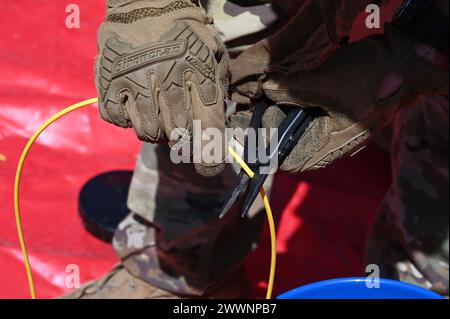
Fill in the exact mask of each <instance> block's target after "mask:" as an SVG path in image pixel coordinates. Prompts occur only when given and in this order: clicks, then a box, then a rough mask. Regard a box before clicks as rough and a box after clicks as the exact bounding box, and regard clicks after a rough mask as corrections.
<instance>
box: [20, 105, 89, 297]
mask: <svg viewBox="0 0 450 319" xmlns="http://www.w3.org/2000/svg"><path fill="white" fill-rule="evenodd" d="M96 102H98V98H92V99H89V100H86V101H82V102H79V103H76V104H73V105H71V106H69V107H67V108H65V109H64V110H62V111H60V112H58V113H57V114H55V115H54V116H52V117H51V118H50V119H48V120H47V121H46V122H45V123H44V124H42V125H41V126H40V127H39V128H38V130H37V131H36V133H34V134H33V136H32V137H31V138H30V140H29V141H28V143H27V145H26V146H25V148H24V150H23V152H22V155H21V156H20V160H19V164H18V165H17V170H16V177H15V179H14V213H15V216H16V225H17V233H18V235H19V242H20V248H21V249H22V255H23V261H24V264H25V269H26V272H27V279H28V285H29V287H30V295H31V298H32V299H36V290H35V287H34V281H33V273H32V272H31V266H30V260H29V259H28V251H27V246H26V244H25V238H24V235H23V230H22V220H21V216H20V205H19V189H20V177H21V175H22V168H23V164H24V163H25V159H26V158H27V155H28V152H29V151H30V148H31V146H32V145H33V144H34V142H35V141H36V139H37V138H38V137H39V135H41V133H42V132H43V131H44V130H45V129H46V128H47V127H49V126H50V125H51V124H52V123H53V122H55V121H56V120H58V119H59V118H61V117H63V116H64V115H66V114H67V113H70V112H72V111H75V110H76V109H79V108H81V107H84V106H88V105H91V104H92V103H96Z"/></svg>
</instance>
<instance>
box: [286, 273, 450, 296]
mask: <svg viewBox="0 0 450 319" xmlns="http://www.w3.org/2000/svg"><path fill="white" fill-rule="evenodd" d="M368 280H370V279H367V278H341V279H332V280H326V281H321V282H316V283H313V284H309V285H306V286H302V287H299V288H296V289H294V290H291V291H289V292H286V293H284V294H282V295H280V296H278V299H444V298H443V297H442V296H440V295H438V294H436V293H434V292H432V291H429V290H426V289H424V288H421V287H418V286H415V285H411V284H407V283H404V282H400V281H394V280H389V279H379V282H378V283H379V288H368V286H369V285H368V284H367V281H368ZM369 283H370V282H369Z"/></svg>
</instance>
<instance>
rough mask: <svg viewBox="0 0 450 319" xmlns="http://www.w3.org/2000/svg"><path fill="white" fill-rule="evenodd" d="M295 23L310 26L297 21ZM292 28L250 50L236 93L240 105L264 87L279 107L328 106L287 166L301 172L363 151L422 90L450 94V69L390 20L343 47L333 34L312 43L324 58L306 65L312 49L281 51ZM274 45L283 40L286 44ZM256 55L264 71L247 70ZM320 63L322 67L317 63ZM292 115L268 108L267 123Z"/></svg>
mask: <svg viewBox="0 0 450 319" xmlns="http://www.w3.org/2000/svg"><path fill="white" fill-rule="evenodd" d="M318 3H319V1H318ZM310 5H311V6H312V5H313V4H310ZM312 13H313V12H311V14H312ZM290 28H295V30H301V29H302V28H301V26H300V25H297V26H295V25H293V24H290ZM317 28H318V29H320V28H321V27H320V26H317ZM333 30H334V29H333ZM287 32H289V30H285V31H284V33H285V34H284V35H283V36H280V34H277V35H275V36H274V37H273V38H270V39H268V40H266V41H265V42H262V43H259V44H257V45H256V46H255V47H253V48H250V49H249V51H248V52H246V53H244V54H243V55H241V56H240V57H239V58H238V59H237V61H236V62H235V63H234V64H233V65H232V68H231V69H232V78H233V81H232V83H233V88H234V92H235V93H234V95H233V98H234V99H235V100H236V101H238V102H240V103H249V102H250V99H251V98H257V97H258V96H259V95H260V94H263V93H264V94H266V95H267V96H268V97H269V98H270V99H272V100H273V101H275V102H276V103H278V105H289V106H293V107H297V106H303V107H314V108H318V109H320V110H321V111H322V115H321V116H320V117H318V118H317V119H316V120H315V121H314V122H313V123H312V124H311V125H310V127H309V128H308V130H307V131H306V133H305V135H304V136H303V137H302V139H301V140H300V141H299V143H298V145H297V146H296V148H295V149H294V150H293V152H292V153H291V154H290V156H289V157H288V158H287V160H286V161H285V162H284V164H283V166H282V169H285V170H288V171H292V172H297V171H305V170H310V169H315V168H320V167H324V166H326V165H328V164H329V163H331V162H332V161H334V160H335V159H338V158H341V157H342V156H344V155H346V154H351V153H353V152H356V151H357V150H359V149H360V148H361V147H362V146H364V145H365V144H366V143H367V141H368V140H369V138H370V137H371V135H372V134H373V132H374V131H375V130H377V129H378V128H380V127H382V126H383V125H385V124H386V123H388V122H389V121H390V120H391V119H392V118H393V117H394V115H395V113H396V112H397V111H398V110H399V109H400V108H402V107H404V106H407V105H410V104H412V103H413V102H414V101H415V99H416V97H417V96H418V95H419V94H429V95H432V94H448V73H445V72H442V71H440V70H439V69H437V68H436V67H435V66H434V65H433V64H431V63H430V62H428V61H427V60H426V59H424V58H422V57H420V56H418V55H417V54H416V50H415V48H414V47H413V45H412V43H411V42H410V41H409V40H408V39H406V38H405V37H404V36H403V35H402V34H401V33H400V32H399V31H398V30H397V29H395V28H394V27H392V26H390V25H387V26H386V31H385V36H384V37H378V38H370V39H365V40H362V41H359V42H356V43H352V44H349V45H344V46H340V47H338V46H337V43H334V44H336V48H337V49H332V46H333V45H334V44H333V42H332V43H331V44H329V43H328V45H327V44H326V41H325V39H324V40H323V41H322V42H323V43H324V45H323V46H320V45H319V46H310V48H313V47H314V48H315V49H313V51H309V50H306V52H307V53H309V56H313V54H312V53H314V52H316V53H317V56H318V57H319V58H318V60H317V61H315V62H314V63H313V64H311V63H305V61H308V60H309V58H308V57H305V56H304V55H303V52H305V48H304V47H301V48H299V49H298V50H297V51H294V52H290V51H289V50H288V52H287V54H285V56H286V58H285V59H282V54H281V53H280V52H283V51H285V48H289V45H288V46H287V47H286V46H284V45H283V43H284V42H286V41H291V40H287V39H291V38H288V37H286V34H287ZM290 32H299V31H290ZM332 34H334V33H332ZM312 38H313V39H314V32H313V35H312ZM331 38H332V37H328V39H331ZM283 39H284V42H283ZM322 42H321V41H319V42H314V43H322ZM273 43H278V44H277V45H278V50H277V47H276V46H274V45H273ZM303 43H310V40H309V39H308V40H306V41H303ZM330 45H331V46H330ZM321 48H322V49H321ZM273 50H277V53H273ZM293 50H295V49H293ZM250 57H252V58H250ZM323 57H324V58H323ZM297 58H298V61H300V62H299V63H298V64H297V63H296V62H295V61H296V59H297ZM322 58H323V61H321V60H322ZM252 61H254V62H252ZM255 61H257V62H256V63H258V65H259V68H258V70H259V71H260V73H255V72H250V70H249V68H246V66H248V64H249V63H255ZM317 62H319V65H318V66H313V67H311V66H312V65H314V64H316V63H317ZM253 69H255V68H253ZM284 117H285V115H284V113H283V112H282V111H281V109H280V108H278V107H277V106H274V107H272V108H270V109H269V110H268V111H267V112H266V114H265V117H264V124H265V126H266V127H278V126H279V124H280V123H281V122H282V120H283V119H284Z"/></svg>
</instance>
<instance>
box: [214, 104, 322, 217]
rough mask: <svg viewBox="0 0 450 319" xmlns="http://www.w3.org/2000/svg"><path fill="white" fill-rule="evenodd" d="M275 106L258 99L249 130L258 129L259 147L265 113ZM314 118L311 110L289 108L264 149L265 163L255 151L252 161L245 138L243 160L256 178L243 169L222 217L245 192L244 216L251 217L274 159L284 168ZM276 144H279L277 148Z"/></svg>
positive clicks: (256, 130)
mask: <svg viewBox="0 0 450 319" xmlns="http://www.w3.org/2000/svg"><path fill="white" fill-rule="evenodd" d="M273 104H274V103H273V102H272V101H271V100H269V99H268V98H267V97H265V96H264V97H262V98H261V99H260V100H258V102H257V103H256V105H255V110H254V112H253V115H252V119H251V121H250V125H249V127H250V128H251V129H253V130H255V132H256V133H257V134H256V137H257V144H256V145H260V144H259V140H258V139H259V134H258V129H260V128H262V119H263V116H264V113H265V112H266V111H267V109H268V108H269V107H270V106H271V105H273ZM313 119H314V115H313V113H312V111H310V110H307V109H305V108H303V107H300V108H289V110H288V111H287V114H286V118H285V119H284V120H283V122H282V123H281V125H280V127H278V130H277V133H276V134H275V135H274V137H273V138H272V139H271V141H270V144H269V145H268V146H267V148H266V149H265V152H266V154H265V157H264V159H265V160H264V163H262V162H261V161H260V156H259V154H258V152H257V151H256V152H254V153H255V154H256V157H255V158H249V153H250V152H249V146H250V145H249V141H248V138H246V139H245V145H244V161H245V162H246V163H247V165H248V166H249V167H250V168H251V169H252V170H253V172H254V173H255V175H254V176H253V178H250V177H249V176H248V175H247V173H246V172H245V171H244V170H243V169H242V170H241V171H240V173H239V175H238V177H237V181H236V184H235V186H234V188H233V190H232V191H231V192H230V194H229V195H228V197H227V200H226V201H225V203H224V205H223V208H222V210H221V213H220V218H223V217H224V216H225V215H226V214H227V213H228V212H229V211H230V209H231V208H232V207H233V206H234V205H236V204H237V203H238V200H239V199H240V197H241V195H242V194H243V193H245V198H244V203H243V207H242V211H241V216H242V217H246V216H247V215H248V212H249V210H250V208H251V206H252V205H253V202H254V201H255V200H256V197H257V196H258V194H259V191H260V190H261V188H262V187H263V185H264V182H265V181H266V180H267V177H268V176H269V175H268V173H266V172H267V171H268V168H269V165H270V163H273V161H272V160H273V159H274V157H275V156H276V157H278V165H279V166H281V165H282V164H283V162H284V160H285V159H286V158H287V157H288V155H289V154H290V153H291V151H292V150H293V148H294V147H295V145H297V143H298V141H299V140H300V138H301V137H302V135H303V134H304V133H305V131H306V129H307V127H308V125H309V124H310V123H311V121H312V120H313ZM275 137H276V138H275ZM274 143H276V145H275V146H274ZM253 146H254V145H253ZM257 149H258V147H256V150H257ZM263 168H266V170H265V171H264V172H265V173H262V171H263Z"/></svg>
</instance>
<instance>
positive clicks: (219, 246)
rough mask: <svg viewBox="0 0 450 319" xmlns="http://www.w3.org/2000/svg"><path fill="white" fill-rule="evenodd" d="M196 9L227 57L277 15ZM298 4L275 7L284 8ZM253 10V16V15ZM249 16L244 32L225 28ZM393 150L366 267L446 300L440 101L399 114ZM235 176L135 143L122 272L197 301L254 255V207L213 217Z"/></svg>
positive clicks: (217, 5)
mask: <svg viewBox="0 0 450 319" xmlns="http://www.w3.org/2000/svg"><path fill="white" fill-rule="evenodd" d="M202 2H203V5H204V6H205V7H206V8H207V9H208V12H209V13H210V14H212V15H213V16H214V18H215V20H216V25H217V26H218V28H219V30H218V32H219V34H220V35H221V37H222V39H223V40H224V41H225V42H226V44H227V46H228V48H229V49H230V50H231V51H233V50H236V51H237V52H239V51H240V50H242V49H243V48H245V46H246V45H249V44H252V43H254V42H256V41H258V40H259V38H261V37H264V36H265V34H264V32H265V30H266V29H264V27H267V29H270V27H271V26H274V25H276V24H277V22H276V15H277V14H278V13H279V8H276V7H271V6H267V5H266V4H265V3H266V2H268V1H263V0H261V1H257V0H253V1H225V0H216V1H214V0H209V1H202ZM249 2H252V4H253V5H254V7H253V8H252V7H251V6H250V7H248V6H247V5H248V3H249ZM301 2H302V1H300V0H299V1H295V0H293V1H286V2H283V1H281V2H280V3H281V4H284V5H287V7H288V8H289V7H290V6H289V5H290V4H292V6H294V5H295V4H297V3H301ZM237 3H239V4H240V5H238V4H237ZM261 10H262V11H261ZM261 12H265V15H264V14H263V17H260V16H259V15H258V14H256V13H261ZM249 14H250V15H252V18H251V19H247V21H254V22H256V23H254V24H253V26H248V25H246V26H245V27H238V24H234V23H233V22H232V21H238V20H233V19H238V18H239V17H241V18H245V17H249ZM241 21H244V19H241ZM230 25H232V27H231V29H233V30H228V29H230ZM225 29H227V31H225ZM236 31H243V32H242V33H240V32H238V33H236ZM249 33H250V34H249ZM393 143H394V144H393V147H392V171H393V183H392V186H391V188H390V190H389V193H388V194H387V195H386V197H385V199H384V201H383V204H382V205H381V207H380V212H379V214H378V217H377V219H376V222H375V223H374V226H373V230H372V232H371V235H370V238H369V240H368V242H367V249H366V252H367V263H370V264H377V265H379V266H380V267H381V269H382V276H383V277H386V278H392V279H400V280H404V281H408V282H411V283H414V284H419V285H421V286H423V287H426V288H428V289H433V290H435V291H437V292H439V293H441V294H445V295H448V99H445V98H442V97H439V98H426V99H422V101H421V103H420V104H418V105H417V106H415V107H413V108H410V109H407V110H404V111H402V112H401V114H400V115H399V116H398V117H397V119H396V122H395V130H394V132H393ZM236 171H237V168H236V167H234V168H232V167H231V166H229V167H227V168H226V170H225V172H224V173H223V174H222V175H220V176H217V177H215V178H208V179H206V178H203V177H200V176H199V175H197V174H196V173H195V171H194V168H193V166H191V165H187V164H186V165H175V164H172V162H171V160H170V157H169V149H168V147H167V146H163V145H151V144H143V147H142V151H141V154H140V156H139V159H138V162H137V164H136V170H135V172H134V176H133V181H132V185H131V188H130V192H129V199H128V206H129V208H130V210H131V211H132V213H131V214H130V215H129V216H128V217H127V218H126V219H125V220H124V221H123V222H122V223H121V225H120V226H119V228H118V229H117V231H116V235H115V238H114V242H113V244H114V247H115V249H116V251H117V253H118V254H119V256H120V257H121V259H122V263H123V265H124V266H125V267H126V268H127V270H128V271H129V272H131V273H132V274H133V275H135V276H136V277H138V278H140V279H142V280H144V281H146V282H148V283H150V284H152V285H155V286H157V287H159V288H161V289H164V290H167V291H172V292H175V293H177V294H182V295H198V296H201V295H203V294H205V293H206V292H207V291H208V290H209V289H212V288H213V287H214V286H216V285H220V283H221V282H223V281H226V280H227V279H228V278H229V276H230V275H231V274H232V273H233V271H234V270H235V269H236V268H237V267H239V265H240V264H241V262H242V260H243V259H244V257H245V256H246V255H247V254H248V253H249V252H250V251H252V249H254V248H256V246H257V242H258V239H259V232H260V229H261V225H262V221H263V218H264V215H263V214H260V213H259V212H260V210H261V208H262V203H261V202H259V203H258V204H255V206H254V207H253V209H252V212H251V214H250V216H249V219H248V220H241V219H240V218H237V217H236V214H230V215H229V216H228V217H227V218H226V219H225V220H218V219H217V214H218V210H220V207H221V205H222V201H223V199H224V197H225V196H226V195H227V194H228V191H229V189H230V188H231V187H232V185H233V181H234V177H235V175H236ZM270 184H271V181H268V185H266V188H270Z"/></svg>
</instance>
